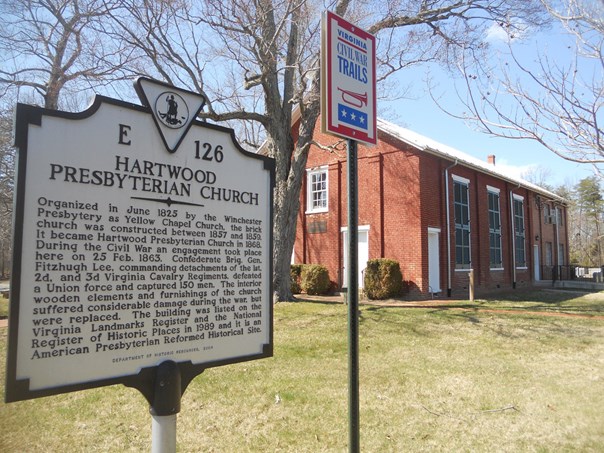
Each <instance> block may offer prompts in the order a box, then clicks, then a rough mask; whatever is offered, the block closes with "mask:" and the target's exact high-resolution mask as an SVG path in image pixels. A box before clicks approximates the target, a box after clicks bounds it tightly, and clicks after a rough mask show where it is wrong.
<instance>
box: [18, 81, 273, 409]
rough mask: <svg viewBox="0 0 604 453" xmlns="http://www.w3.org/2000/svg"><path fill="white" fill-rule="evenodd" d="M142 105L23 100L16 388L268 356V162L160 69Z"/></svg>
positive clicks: (54, 387)
mask: <svg viewBox="0 0 604 453" xmlns="http://www.w3.org/2000/svg"><path fill="white" fill-rule="evenodd" d="M137 91H138V93H139V96H140V97H141V100H142V102H143V104H144V105H143V106H138V105H134V104H129V103H125V102H121V101H117V100H114V99H109V98H104V97H97V98H96V99H95V101H94V103H93V105H92V106H91V107H90V108H89V109H88V110H87V111H85V112H82V113H76V114H72V113H65V112H59V111H49V110H45V109H41V108H37V107H32V106H28V105H18V106H17V110H16V133H15V144H16V146H17V147H18V149H19V163H18V179H17V202H16V207H15V239H14V241H15V242H14V251H15V252H14V267H13V281H12V285H11V289H12V294H11V307H10V321H9V322H10V325H9V329H10V331H9V353H8V367H7V391H6V399H7V401H16V400H21V399H28V398H35V397H38V396H46V395H52V394H56V393H63V392H67V391H72V390H78V389H82V388H90V387H98V386H101V385H108V384H114V383H120V382H123V383H129V384H132V380H133V379H136V376H137V375H138V374H139V373H141V371H142V370H148V369H150V368H153V367H156V366H157V365H158V364H160V363H162V362H163V361H165V360H171V361H174V362H176V363H179V364H181V363H186V364H187V365H188V366H189V368H190V369H193V370H195V372H197V373H199V372H201V371H202V370H203V369H204V368H207V367H211V366H216V365H220V364H224V363H231V362H238V361H244V360H251V359H255V358H261V357H267V356H270V355H272V303H271V300H272V297H271V293H272V286H271V285H272V284H271V281H272V279H271V271H272V265H271V263H272V215H271V214H272V208H271V206H272V203H271V202H272V190H273V179H274V165H273V161H272V160H271V159H268V158H265V157H262V156H258V155H255V154H251V153H248V152H245V151H244V150H243V149H241V148H240V147H239V146H238V144H237V143H236V141H235V139H234V134H233V131H232V130H230V129H225V128H223V127H218V126H215V125H210V124H206V123H202V122H199V121H198V120H196V119H195V118H196V116H197V114H198V112H199V111H200V110H201V108H202V107H203V104H204V99H203V97H201V96H199V95H196V94H195V93H191V92H188V91H185V90H180V89H177V88H174V87H171V86H167V85H164V84H161V83H158V82H154V81H151V80H148V79H139V80H138V81H137Z"/></svg>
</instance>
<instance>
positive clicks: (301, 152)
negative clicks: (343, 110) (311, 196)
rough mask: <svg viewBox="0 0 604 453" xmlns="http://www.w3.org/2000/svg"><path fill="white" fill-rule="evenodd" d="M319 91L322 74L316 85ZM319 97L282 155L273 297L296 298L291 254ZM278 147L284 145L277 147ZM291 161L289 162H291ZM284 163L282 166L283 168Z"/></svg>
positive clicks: (275, 206) (277, 190) (277, 191)
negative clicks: (291, 150)
mask: <svg viewBox="0 0 604 453" xmlns="http://www.w3.org/2000/svg"><path fill="white" fill-rule="evenodd" d="M315 89H316V90H317V93H318V78H317V81H316V88H315ZM316 99H317V100H316V101H314V102H312V103H310V104H309V105H307V106H306V107H305V110H306V112H305V115H303V117H302V119H301V120H300V126H299V130H298V132H299V135H298V141H297V143H296V148H295V152H294V153H293V156H292V158H291V159H290V160H289V162H288V161H287V159H279V160H278V162H277V167H278V168H277V175H279V174H280V173H281V174H282V175H286V177H285V178H283V179H281V180H279V179H278V180H277V183H276V187H275V197H274V202H273V210H274V211H273V221H274V226H273V246H274V249H273V301H274V302H279V301H287V300H292V299H293V294H292V291H291V282H290V265H291V256H292V252H293V249H294V242H295V240H296V225H297V222H298V212H299V210H300V193H301V188H302V182H303V180H304V175H305V169H306V161H307V158H308V151H309V149H310V143H311V141H312V138H313V132H314V128H315V124H316V122H317V118H318V116H319V111H320V109H319V101H318V96H317V97H316ZM276 149H281V150H282V149H283V148H279V147H277V148H276ZM288 164H289V165H288ZM279 166H281V168H279Z"/></svg>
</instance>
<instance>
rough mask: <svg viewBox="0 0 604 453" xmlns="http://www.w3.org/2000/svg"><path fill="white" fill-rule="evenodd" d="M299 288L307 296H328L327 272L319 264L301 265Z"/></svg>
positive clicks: (329, 285) (328, 281)
mask: <svg viewBox="0 0 604 453" xmlns="http://www.w3.org/2000/svg"><path fill="white" fill-rule="evenodd" d="M300 287H301V288H302V291H304V292H305V293H306V294H309V295H322V294H328V293H329V291H330V289H331V281H330V280H329V271H328V270H327V268H326V267H325V266H322V265H320V264H304V265H302V273H301V275H300Z"/></svg>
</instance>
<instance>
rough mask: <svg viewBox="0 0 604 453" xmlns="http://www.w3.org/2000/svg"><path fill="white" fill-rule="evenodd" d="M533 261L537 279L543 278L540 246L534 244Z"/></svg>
mask: <svg viewBox="0 0 604 453" xmlns="http://www.w3.org/2000/svg"><path fill="white" fill-rule="evenodd" d="M533 263H535V281H536V282H538V281H539V280H541V265H540V263H539V246H538V245H537V244H535V245H534V246H533Z"/></svg>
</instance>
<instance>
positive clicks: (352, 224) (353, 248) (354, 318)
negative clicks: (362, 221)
mask: <svg viewBox="0 0 604 453" xmlns="http://www.w3.org/2000/svg"><path fill="white" fill-rule="evenodd" d="M347 151H348V153H347V154H348V155H347V158H348V382H349V383H348V419H349V451H350V452H351V453H358V452H359V451H360V442H359V438H360V436H359V280H358V278H359V277H358V274H359V262H358V242H359V238H358V229H359V226H358V212H357V210H358V199H357V196H358V190H357V181H358V175H357V142H356V141H354V140H348V149H347Z"/></svg>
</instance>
